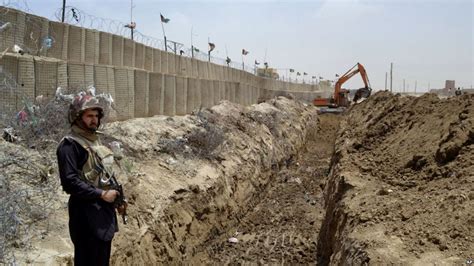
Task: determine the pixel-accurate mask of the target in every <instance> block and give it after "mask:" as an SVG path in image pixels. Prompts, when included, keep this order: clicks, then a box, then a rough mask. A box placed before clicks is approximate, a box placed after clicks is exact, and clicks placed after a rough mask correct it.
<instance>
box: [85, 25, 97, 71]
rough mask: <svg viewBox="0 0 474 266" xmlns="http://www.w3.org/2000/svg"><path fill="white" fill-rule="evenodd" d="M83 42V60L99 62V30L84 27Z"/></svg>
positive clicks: (93, 62)
mask: <svg viewBox="0 0 474 266" xmlns="http://www.w3.org/2000/svg"><path fill="white" fill-rule="evenodd" d="M84 34H85V38H86V39H85V42H84V46H85V47H84V49H85V54H84V62H86V63H89V64H98V63H99V50H100V38H99V32H98V31H96V30H90V29H85V30H84Z"/></svg>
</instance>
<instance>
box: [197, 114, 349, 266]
mask: <svg viewBox="0 0 474 266" xmlns="http://www.w3.org/2000/svg"><path fill="white" fill-rule="evenodd" d="M319 119H320V123H319V127H320V129H319V130H318V132H314V133H315V134H312V135H311V136H309V137H308V141H307V144H306V148H305V149H303V150H302V151H301V153H300V154H299V155H298V157H297V158H293V159H292V160H289V161H287V165H285V166H283V168H282V169H281V171H279V172H278V173H277V174H276V175H275V176H274V177H273V178H274V181H273V182H270V183H269V184H268V187H267V189H265V191H264V192H263V193H262V194H261V195H260V197H258V198H255V199H254V200H253V201H252V203H251V204H250V205H249V206H247V207H248V212H247V213H246V215H245V216H244V217H242V218H241V219H240V221H236V222H235V224H236V226H234V227H232V228H230V229H229V230H227V231H226V232H225V233H223V234H219V235H217V236H216V237H214V238H212V239H210V240H209V241H207V242H205V243H203V244H202V245H201V246H199V247H198V248H197V249H196V250H200V251H201V252H198V254H200V255H199V256H200V257H201V258H199V260H200V261H201V262H206V261H207V262H212V263H215V262H218V263H224V264H234V263H238V264H245V263H262V264H265V263H270V264H274V263H279V264H280V263H282V264H314V263H315V262H316V242H317V235H318V229H319V228H320V226H321V221H322V219H323V217H324V207H323V201H322V186H323V184H324V179H325V178H326V175H327V173H328V170H329V162H330V158H331V154H332V151H333V144H334V140H335V136H336V131H337V128H338V124H339V120H340V116H336V115H330V114H328V115H323V116H320V117H319ZM232 237H234V238H235V239H236V240H237V241H238V242H237V243H231V242H230V241H229V239H230V238H232ZM195 259H196V258H194V259H193V260H195Z"/></svg>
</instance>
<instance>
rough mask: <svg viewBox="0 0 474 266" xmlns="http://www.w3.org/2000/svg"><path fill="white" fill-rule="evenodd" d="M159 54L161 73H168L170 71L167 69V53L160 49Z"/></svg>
mask: <svg viewBox="0 0 474 266" xmlns="http://www.w3.org/2000/svg"><path fill="white" fill-rule="evenodd" d="M160 54H161V57H160V58H161V73H163V74H168V73H170V72H169V70H168V53H167V52H164V51H160Z"/></svg>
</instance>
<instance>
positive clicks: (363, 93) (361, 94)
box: [353, 87, 372, 103]
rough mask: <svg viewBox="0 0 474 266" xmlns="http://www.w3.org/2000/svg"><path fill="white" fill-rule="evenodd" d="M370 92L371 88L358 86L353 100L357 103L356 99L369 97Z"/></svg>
mask: <svg viewBox="0 0 474 266" xmlns="http://www.w3.org/2000/svg"><path fill="white" fill-rule="evenodd" d="M371 93H372V89H371V88H368V87H364V88H360V89H358V90H357V91H356V93H355V95H354V100H353V102H354V103H357V101H358V100H360V99H362V98H369V97H370V94H371Z"/></svg>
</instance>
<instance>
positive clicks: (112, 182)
mask: <svg viewBox="0 0 474 266" xmlns="http://www.w3.org/2000/svg"><path fill="white" fill-rule="evenodd" d="M95 156H97V170H98V172H99V173H103V174H104V175H106V177H107V179H108V181H109V184H107V185H108V186H109V188H110V189H114V190H117V191H118V192H119V195H118V196H117V197H115V200H114V202H113V205H114V208H116V209H117V210H118V209H119V208H120V207H122V206H124V208H123V210H122V213H121V214H122V221H123V224H127V220H128V218H127V205H128V204H127V199H126V198H125V195H124V194H123V188H122V184H120V183H119V182H118V181H117V178H115V173H113V172H112V173H109V172H108V171H107V170H105V167H104V165H103V164H102V161H101V158H100V157H99V156H98V155H97V154H95ZM99 187H102V185H101V178H99Z"/></svg>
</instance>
